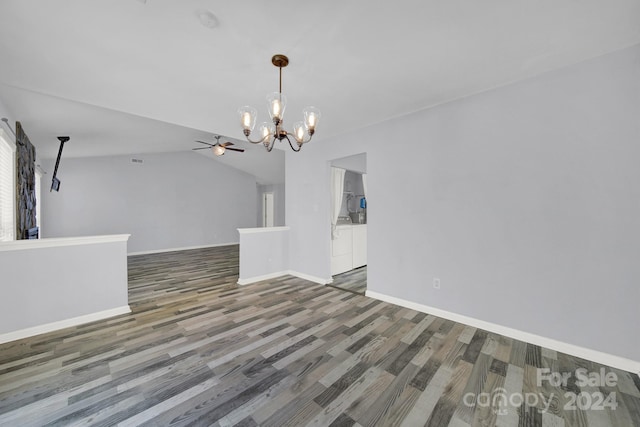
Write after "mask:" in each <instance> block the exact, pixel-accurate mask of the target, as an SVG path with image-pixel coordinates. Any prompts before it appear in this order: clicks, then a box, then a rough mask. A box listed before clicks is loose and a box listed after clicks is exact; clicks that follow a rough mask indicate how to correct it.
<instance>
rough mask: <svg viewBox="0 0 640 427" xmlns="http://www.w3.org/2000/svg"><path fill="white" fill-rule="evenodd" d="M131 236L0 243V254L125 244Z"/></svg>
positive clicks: (58, 238)
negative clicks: (66, 247) (64, 247)
mask: <svg viewBox="0 0 640 427" xmlns="http://www.w3.org/2000/svg"><path fill="white" fill-rule="evenodd" d="M129 236H131V234H112V235H105V236H80V237H54V238H47V239H37V240H35V239H34V240H14V241H12V242H0V252H3V251H18V250H27V249H41V248H58V247H61V246H78V245H91V244H94V243H114V242H126V241H127V240H129Z"/></svg>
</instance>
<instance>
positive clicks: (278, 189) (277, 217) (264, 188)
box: [256, 183, 285, 227]
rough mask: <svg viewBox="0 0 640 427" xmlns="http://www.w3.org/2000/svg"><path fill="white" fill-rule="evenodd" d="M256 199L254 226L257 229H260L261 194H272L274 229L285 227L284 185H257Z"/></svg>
mask: <svg viewBox="0 0 640 427" xmlns="http://www.w3.org/2000/svg"><path fill="white" fill-rule="evenodd" d="M257 192H258V198H257V205H256V206H257V209H256V214H257V217H256V221H257V222H256V224H257V226H258V227H262V193H270V192H272V193H273V205H274V206H273V210H274V218H273V225H274V226H275V227H281V226H284V225H285V189H284V183H282V184H269V185H258V190H257Z"/></svg>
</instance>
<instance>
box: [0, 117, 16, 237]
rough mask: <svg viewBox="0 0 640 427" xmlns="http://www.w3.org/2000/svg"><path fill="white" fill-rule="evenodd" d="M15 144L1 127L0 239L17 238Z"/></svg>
mask: <svg viewBox="0 0 640 427" xmlns="http://www.w3.org/2000/svg"><path fill="white" fill-rule="evenodd" d="M15 167H16V161H15V145H14V144H13V142H11V139H10V138H9V137H8V136H7V134H6V133H5V132H4V131H3V130H2V129H0V241H8V240H14V238H15V229H16V227H15V187H16V186H15Z"/></svg>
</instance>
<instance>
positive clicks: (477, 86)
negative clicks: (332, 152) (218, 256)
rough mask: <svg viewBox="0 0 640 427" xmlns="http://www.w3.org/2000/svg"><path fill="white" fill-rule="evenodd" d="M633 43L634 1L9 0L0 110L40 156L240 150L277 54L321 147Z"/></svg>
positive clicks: (289, 119)
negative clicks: (315, 113) (249, 114)
mask: <svg viewBox="0 0 640 427" xmlns="http://www.w3.org/2000/svg"><path fill="white" fill-rule="evenodd" d="M637 43H640V0H606V1H605V0H580V1H576V0H536V1H531V0H484V1H477V0H454V1H436V0H422V1H418V0H415V1H409V0H398V1H394V2H373V1H371V0H345V1H339V2H338V1H316V2H309V1H301V0H272V1H260V0H247V1H222V0H181V1H174V0H146V1H145V0H93V1H86V0H56V1H50V0H3V1H2V2H1V3H0V61H1V64H2V65H1V66H0V99H1V100H2V101H3V102H4V103H5V104H6V106H7V108H8V109H9V110H10V112H11V113H12V114H13V115H14V116H15V117H14V118H15V119H17V120H20V121H21V122H22V123H23V124H24V125H25V128H26V129H27V131H28V132H29V136H30V137H31V139H32V140H33V141H34V143H35V144H36V147H37V149H38V152H39V153H40V155H41V156H43V157H54V156H55V152H56V149H57V141H56V139H55V136H56V135H62V134H69V135H70V136H71V137H72V143H69V144H68V145H67V146H65V155H68V156H89V155H113V154H130V153H145V152H158V151H180V150H190V149H191V148H193V147H194V146H195V143H194V142H193V140H194V139H204V138H208V139H205V140H212V135H213V134H222V135H224V136H225V137H230V138H237V141H235V142H238V143H239V144H241V143H240V142H239V141H241V140H242V139H243V135H242V132H241V130H240V126H239V120H238V117H237V114H236V110H237V108H238V107H240V106H242V105H247V104H248V105H253V106H254V107H255V108H257V110H258V120H259V121H265V120H266V119H267V118H268V116H267V112H266V106H265V99H264V98H265V95H266V94H267V93H269V92H273V91H276V90H277V87H278V72H277V68H275V67H274V66H273V65H271V61H270V59H271V56H272V55H273V54H275V53H284V54H286V55H288V56H289V58H290V64H289V66H288V67H287V68H285V69H284V70H283V92H284V93H285V94H286V95H287V97H288V99H289V104H288V106H287V111H286V114H285V122H286V124H287V125H288V126H289V127H290V126H291V124H292V123H293V122H294V121H296V120H299V119H301V111H302V108H303V107H304V106H306V105H314V106H316V107H317V108H319V109H320V110H321V111H322V114H323V116H322V120H321V122H320V124H319V128H318V131H317V134H316V137H314V141H312V142H311V143H313V144H316V143H318V144H321V143H322V139H323V138H326V137H329V136H333V135H337V134H341V133H344V132H347V131H349V130H353V129H358V128H361V127H364V126H367V125H369V124H372V123H376V122H380V121H384V120H386V119H389V118H392V117H397V116H401V115H404V114H407V113H410V112H413V111H416V110H420V109H424V108H427V107H430V106H433V105H437V104H440V103H443V102H447V101H450V100H453V99H457V98H460V97H463V96H467V95H470V94H473V93H477V92H480V91H484V90H487V89H490V88H494V87H497V86H500V85H504V84H507V83H509V82H513V81H517V80H521V79H524V78H527V77H530V76H534V75H536V74H539V73H542V72H545V71H548V70H552V69H556V68H559V67H563V66H566V65H569V64H572V63H576V62H579V61H581V60H584V59H587V58H591V57H595V56H599V55H602V54H604V53H607V52H610V51H614V50H618V49H621V48H624V47H627V46H631V45H634V44H637ZM245 146H246V147H245ZM243 147H244V148H254V149H256V150H262V151H259V152H256V154H255V155H256V156H259V157H258V158H259V159H262V160H259V161H257V163H258V165H257V166H256V165H253V166H249V167H247V168H246V169H248V170H249V171H251V170H253V169H252V168H259V167H261V165H262V166H264V165H267V164H268V163H269V162H270V161H271V160H269V155H268V154H266V153H263V151H264V150H263V149H262V147H258V146H251V147H249V144H247V143H244V145H243ZM271 155H273V153H271ZM276 156H277V155H276ZM224 157H225V158H227V157H229V156H226V155H225V156H224ZM280 157H282V156H281V153H280ZM274 159H275V156H274ZM237 161H239V162H240V163H242V161H241V160H239V159H238V160H237ZM236 167H240V168H242V165H239V166H238V165H236ZM280 167H281V166H280ZM264 181H268V180H264Z"/></svg>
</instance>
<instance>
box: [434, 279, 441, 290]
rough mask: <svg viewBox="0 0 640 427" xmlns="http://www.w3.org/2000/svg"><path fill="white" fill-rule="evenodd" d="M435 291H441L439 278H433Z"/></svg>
mask: <svg viewBox="0 0 640 427" xmlns="http://www.w3.org/2000/svg"><path fill="white" fill-rule="evenodd" d="M433 289H440V279H438V278H437V277H434V278H433Z"/></svg>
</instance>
